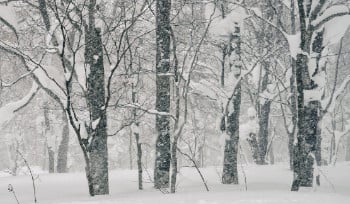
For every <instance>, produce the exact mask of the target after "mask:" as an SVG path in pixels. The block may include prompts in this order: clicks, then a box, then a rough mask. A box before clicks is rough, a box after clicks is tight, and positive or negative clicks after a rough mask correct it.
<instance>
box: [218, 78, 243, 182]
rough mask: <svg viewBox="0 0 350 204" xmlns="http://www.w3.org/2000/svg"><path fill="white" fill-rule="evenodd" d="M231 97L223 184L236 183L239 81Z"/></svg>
mask: <svg viewBox="0 0 350 204" xmlns="http://www.w3.org/2000/svg"><path fill="white" fill-rule="evenodd" d="M234 92H235V94H234V96H233V99H232V103H233V107H234V110H233V111H232V112H230V113H229V115H228V118H227V123H228V124H227V126H228V127H227V130H226V131H227V134H228V136H229V138H228V139H227V140H226V142H225V151H224V166H223V174H222V183H223V184H238V171H237V155H238V145H239V144H238V143H239V114H240V106H241V82H239V83H238V84H237V86H236V88H235V91H234Z"/></svg>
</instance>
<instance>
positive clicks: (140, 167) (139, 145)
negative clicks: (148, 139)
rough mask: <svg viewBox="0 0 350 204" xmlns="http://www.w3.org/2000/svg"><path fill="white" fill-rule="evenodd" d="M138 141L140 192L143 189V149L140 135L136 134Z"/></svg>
mask: <svg viewBox="0 0 350 204" xmlns="http://www.w3.org/2000/svg"><path fill="white" fill-rule="evenodd" d="M134 134H135V139H136V147H137V169H138V178H139V190H142V189H143V185H142V149H141V143H140V134H139V133H134Z"/></svg>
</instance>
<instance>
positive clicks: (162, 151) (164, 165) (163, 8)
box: [154, 0, 171, 189]
mask: <svg viewBox="0 0 350 204" xmlns="http://www.w3.org/2000/svg"><path fill="white" fill-rule="evenodd" d="M170 10H171V0H157V1H156V43H157V50H156V51H157V53H156V74H157V75H156V87H157V93H156V110H157V111H159V112H166V113H169V111H170V79H169V75H168V73H169V70H170ZM156 130H157V133H158V137H157V141H156V159H155V168H154V187H155V188H158V189H159V188H167V187H169V170H170V120H169V116H166V115H157V116H156Z"/></svg>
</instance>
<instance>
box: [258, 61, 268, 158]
mask: <svg viewBox="0 0 350 204" xmlns="http://www.w3.org/2000/svg"><path fill="white" fill-rule="evenodd" d="M266 64H267V63H265V65H264V66H266ZM267 85H268V72H267V71H265V74H264V77H263V80H262V84H261V92H264V91H266V89H267ZM270 107H271V101H270V100H267V99H266V100H265V101H264V102H263V104H259V113H258V118H259V137H258V142H259V159H258V160H257V161H258V164H266V161H265V158H266V154H267V145H268V137H269V119H270V117H269V116H270Z"/></svg>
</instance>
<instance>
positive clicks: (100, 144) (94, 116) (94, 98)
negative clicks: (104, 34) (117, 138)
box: [85, 0, 109, 196]
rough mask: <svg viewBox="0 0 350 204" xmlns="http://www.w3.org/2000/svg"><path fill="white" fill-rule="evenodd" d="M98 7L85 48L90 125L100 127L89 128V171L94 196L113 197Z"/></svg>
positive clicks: (92, 3)
mask: <svg viewBox="0 0 350 204" xmlns="http://www.w3.org/2000/svg"><path fill="white" fill-rule="evenodd" d="M95 7H96V1H94V0H90V4H89V26H88V28H87V30H86V45H85V63H86V64H87V66H88V67H90V74H89V76H88V78H87V104H88V108H89V113H90V121H91V123H96V127H88V134H89V138H91V139H90V141H91V142H90V144H88V148H87V151H88V155H89V161H88V162H89V165H87V168H86V170H87V177H88V182H89V186H90V188H89V190H90V195H92V196H93V195H103V194H108V193H109V182H108V147H107V115H106V107H105V82H104V76H105V74H104V65H103V47H102V38H101V30H100V29H99V28H96V27H95V18H94V14H95V12H96V11H95ZM90 125H91V124H90ZM91 191H92V192H91Z"/></svg>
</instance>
